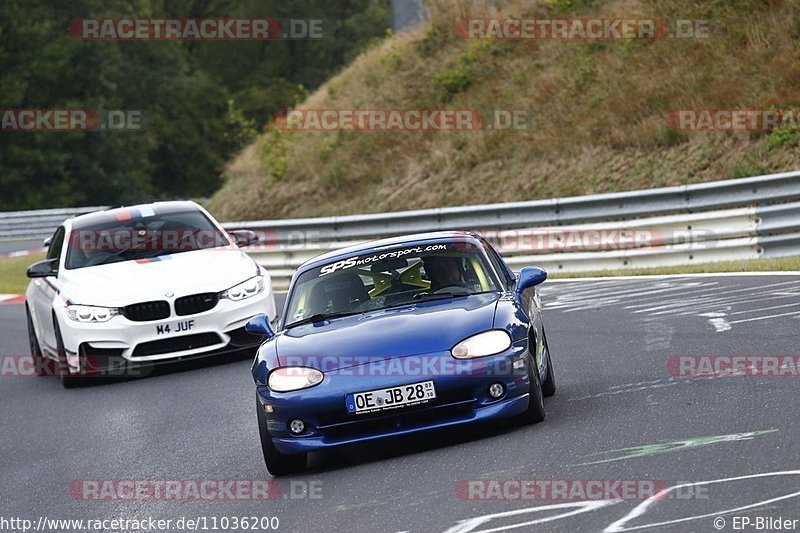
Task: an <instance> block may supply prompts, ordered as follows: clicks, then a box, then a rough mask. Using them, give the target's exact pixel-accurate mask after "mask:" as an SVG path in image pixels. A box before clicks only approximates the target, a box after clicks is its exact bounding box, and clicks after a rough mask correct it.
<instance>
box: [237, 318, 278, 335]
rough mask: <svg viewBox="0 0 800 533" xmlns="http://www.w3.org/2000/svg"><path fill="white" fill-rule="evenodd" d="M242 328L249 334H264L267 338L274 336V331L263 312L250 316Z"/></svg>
mask: <svg viewBox="0 0 800 533" xmlns="http://www.w3.org/2000/svg"><path fill="white" fill-rule="evenodd" d="M244 330H245V331H246V332H247V333H250V334H251V335H266V336H267V339H271V338H272V337H274V336H275V332H274V331H272V328H271V327H270V326H269V318H267V315H265V314H264V313H262V314H260V315H256V316H254V317H253V318H251V319H250V320H249V321H248V322H247V324H245V326H244Z"/></svg>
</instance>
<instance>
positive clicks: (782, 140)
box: [209, 0, 800, 220]
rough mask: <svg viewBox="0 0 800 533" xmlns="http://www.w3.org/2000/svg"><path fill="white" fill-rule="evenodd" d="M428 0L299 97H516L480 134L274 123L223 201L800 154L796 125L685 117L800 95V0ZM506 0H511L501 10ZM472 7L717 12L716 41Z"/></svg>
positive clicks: (332, 204)
mask: <svg viewBox="0 0 800 533" xmlns="http://www.w3.org/2000/svg"><path fill="white" fill-rule="evenodd" d="M480 4H481V2H476V1H474V0H463V1H442V2H428V5H429V11H430V22H429V23H428V24H427V25H425V26H424V27H421V28H419V29H418V30H415V31H413V32H411V33H408V34H403V35H399V36H394V37H391V38H387V39H386V40H384V41H383V42H381V43H378V44H376V45H375V46H374V47H372V48H371V49H370V50H368V51H367V52H365V53H364V54H362V55H361V56H359V57H358V58H357V59H356V60H355V61H354V62H353V63H352V64H351V65H349V66H348V67H347V68H345V69H344V70H343V71H342V72H341V73H339V74H338V75H336V76H335V77H333V78H332V79H331V80H329V81H328V82H327V83H326V84H325V85H323V86H322V87H321V88H320V89H319V90H318V91H316V92H315V93H314V94H313V95H311V96H310V97H309V98H308V99H307V100H306V101H305V102H302V103H300V104H299V105H298V106H297V107H298V108H300V109H442V108H446V109H479V110H482V111H483V112H484V113H487V114H489V115H491V114H492V112H493V110H519V111H524V112H526V114H527V116H528V128H527V129H524V130H519V131H478V132H466V131H463V132H454V131H449V132H443V131H439V132H364V131H338V132H307V131H306V132H303V131H288V132H287V131H277V130H268V131H266V132H265V133H264V134H263V135H261V136H260V137H259V138H258V140H257V141H256V142H255V143H254V144H252V145H251V146H249V147H248V148H247V149H245V150H244V151H243V152H242V153H241V154H239V156H238V157H236V158H235V159H234V160H233V161H231V162H230V164H229V165H228V167H227V171H226V183H225V185H224V186H223V188H222V189H221V190H220V191H219V192H218V193H217V194H216V195H215V196H214V197H213V198H212V199H211V200H210V202H209V207H210V209H211V210H212V211H213V212H214V214H215V215H217V216H218V217H219V218H221V219H226V220H236V219H239V220H241V219H265V218H266V219H277V218H293V217H306V216H322V215H335V214H353V213H368V212H382V211H396V210H404V209H416V208H426V207H439V206H453V205H466V204H476V203H491V202H507V201H519V200H529V199H539V198H552V197H563V196H571V195H579V194H592V193H601V192H609V191H620V190H628V189H639V188H648V187H659V186H667V185H675V184H683V183H694V182H703V181H710V180H718V179H726V178H734V177H742V176H749V175H757V174H761V173H767V172H772V171H779V170H787V169H792V168H797V167H798V166H799V165H798V163H799V162H800V159H799V158H798V154H799V153H800V152H798V144H800V133H797V132H793V133H786V132H783V133H777V132H773V133H768V132H752V133H747V132H744V133H741V132H740V133H731V132H715V133H698V132H685V131H676V130H674V129H671V128H670V127H668V125H667V121H666V119H665V117H666V116H667V114H668V113H669V112H670V111H674V110H679V109H772V108H782V109H787V108H794V109H796V108H797V107H798V105H799V104H800V94H799V93H798V90H797V87H798V86H800V62H798V61H797V57H796V53H794V51H796V50H798V49H800V24H798V23H797V21H798V20H800V5H798V4H797V3H796V2H777V1H766V0H760V1H756V0H710V1H708V2H696V1H694V0H663V1H659V2H652V1H645V0H550V1H540V2H532V1H529V0H526V1H522V0H508V1H503V2H486V4H487V5H486V6H481V5H480ZM489 4H496V5H497V6H499V7H498V8H491V7H489ZM461 17H521V18H588V17H604V18H625V19H636V18H657V19H665V20H667V21H673V22H674V21H675V20H678V19H680V20H709V21H710V37H709V38H705V39H697V38H690V39H662V40H655V41H654V40H612V41H567V40H546V41H531V40H528V41H487V40H465V39H462V38H460V37H458V36H457V34H456V32H455V21H456V20H457V19H458V18H461Z"/></svg>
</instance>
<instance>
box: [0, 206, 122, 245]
mask: <svg viewBox="0 0 800 533" xmlns="http://www.w3.org/2000/svg"><path fill="white" fill-rule="evenodd" d="M103 209H108V207H105V206H102V207H73V208H67V209H42V210H39V211H8V212H5V213H0V241H21V240H32V239H44V238H46V237H50V236H51V235H52V234H53V232H54V231H55V229H56V228H57V227H58V226H59V224H61V223H62V222H64V220H65V219H68V218H72V217H76V216H78V215H83V214H85V213H91V212H92V211H101V210H103Z"/></svg>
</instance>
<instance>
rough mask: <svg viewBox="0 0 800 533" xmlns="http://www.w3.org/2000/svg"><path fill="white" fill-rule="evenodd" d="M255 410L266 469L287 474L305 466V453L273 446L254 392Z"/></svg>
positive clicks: (265, 417)
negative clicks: (285, 451)
mask: <svg viewBox="0 0 800 533" xmlns="http://www.w3.org/2000/svg"><path fill="white" fill-rule="evenodd" d="M256 412H257V413H258V435H259V436H260V437H261V451H262V452H263V453H264V463H265V464H266V465H267V471H268V472H269V473H270V474H272V475H273V476H287V475H289V474H294V473H295V472H299V471H301V470H303V469H304V468H305V467H306V454H304V453H298V454H291V455H288V454H285V453H281V452H279V451H278V450H277V448H275V443H273V442H272V436H271V435H270V434H269V431H267V416H266V414H265V413H264V407H262V405H261V402H259V401H258V393H256Z"/></svg>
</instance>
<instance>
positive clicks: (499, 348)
mask: <svg viewBox="0 0 800 533" xmlns="http://www.w3.org/2000/svg"><path fill="white" fill-rule="evenodd" d="M510 346H511V336H510V335H509V334H508V333H507V332H506V331H504V330H502V329H492V330H489V331H484V332H483V333H478V334H477V335H473V336H472V337H469V338H466V339H464V340H463V341H461V342H459V343H458V344H456V345H455V346H453V349H452V350H450V353H451V354H453V357H455V358H456V359H472V358H473V357H485V356H487V355H494V354H496V353H500V352H503V351H505V350H508V348H509V347H510Z"/></svg>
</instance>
